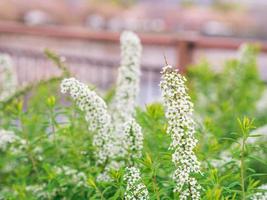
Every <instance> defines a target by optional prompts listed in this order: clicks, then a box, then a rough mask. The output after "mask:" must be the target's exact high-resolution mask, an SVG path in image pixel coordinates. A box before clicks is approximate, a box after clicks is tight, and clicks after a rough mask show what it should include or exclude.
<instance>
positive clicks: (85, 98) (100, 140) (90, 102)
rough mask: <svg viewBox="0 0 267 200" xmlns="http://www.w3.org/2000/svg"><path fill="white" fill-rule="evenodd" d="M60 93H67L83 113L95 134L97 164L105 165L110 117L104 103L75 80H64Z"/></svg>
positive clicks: (108, 147)
mask: <svg viewBox="0 0 267 200" xmlns="http://www.w3.org/2000/svg"><path fill="white" fill-rule="evenodd" d="M61 92H62V93H67V92H69V94H70V95H71V97H72V98H73V99H74V100H75V101H76V103H77V105H78V106H79V108H80V109H81V110H82V111H85V114H86V116H85V118H86V121H87V122H88V123H89V129H90V130H91V131H93V132H96V133H97V134H96V135H95V136H94V139H93V145H94V146H95V148H96V153H95V154H96V158H97V163H98V164H101V165H103V164H105V163H106V162H107V160H108V158H109V157H110V155H111V152H110V149H111V148H110V142H111V136H110V116H109V114H108V112H107V106H106V103H105V102H104V100H103V99H102V98H100V97H99V96H98V95H97V94H96V93H95V92H94V91H92V90H90V89H89V88H88V86H87V85H85V84H83V83H81V82H79V81H77V80H76V79H75V78H68V79H64V80H63V81H62V83H61Z"/></svg>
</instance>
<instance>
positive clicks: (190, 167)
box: [160, 65, 201, 200]
mask: <svg viewBox="0 0 267 200" xmlns="http://www.w3.org/2000/svg"><path fill="white" fill-rule="evenodd" d="M185 81H186V79H185V77H183V76H182V75H180V74H179V73H178V72H177V70H176V69H174V68H173V67H172V66H169V65H167V66H165V67H164V68H163V71H162V80H161V82H160V88H161V91H162V96H163V99H164V105H165V108H166V118H167V120H168V128H167V133H168V134H169V135H170V136H171V138H172V143H171V145H170V149H171V150H173V151H174V153H173V155H172V162H173V163H174V164H175V166H176V167H177V169H176V170H175V172H174V175H173V179H174V181H175V182H176V187H175V189H174V191H175V192H178V193H179V196H180V199H189V198H191V199H194V200H195V199H200V192H199V190H200V189H201V187H200V186H199V185H198V183H197V181H196V179H195V178H194V177H192V174H194V173H200V163H199V162H198V160H197V157H196V155H195V153H194V151H193V149H194V147H195V146H196V144H197V140H196V139H195V138H194V134H195V123H194V120H193V104H192V103H191V101H190V97H189V95H188V94H187V88H186V86H185Z"/></svg>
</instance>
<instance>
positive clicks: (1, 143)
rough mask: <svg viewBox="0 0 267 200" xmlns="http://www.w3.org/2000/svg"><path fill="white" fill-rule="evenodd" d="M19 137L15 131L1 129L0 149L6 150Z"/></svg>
mask: <svg viewBox="0 0 267 200" xmlns="http://www.w3.org/2000/svg"><path fill="white" fill-rule="evenodd" d="M17 139H18V137H17V136H16V135H15V134H14V132H13V131H7V130H4V129H0V150H2V151H5V150H6V149H7V147H8V145H10V144H12V143H14V142H15V141H16V140H17Z"/></svg>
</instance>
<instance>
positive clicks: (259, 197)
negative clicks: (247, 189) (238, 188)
mask: <svg viewBox="0 0 267 200" xmlns="http://www.w3.org/2000/svg"><path fill="white" fill-rule="evenodd" d="M258 189H259V190H262V191H261V192H257V193H255V194H254V195H253V196H252V197H251V200H267V184H265V185H262V186H260V187H259V188H258Z"/></svg>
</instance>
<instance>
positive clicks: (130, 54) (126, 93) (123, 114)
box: [111, 31, 142, 124]
mask: <svg viewBox="0 0 267 200" xmlns="http://www.w3.org/2000/svg"><path fill="white" fill-rule="evenodd" d="M120 41H121V64H120V68H119V71H118V78H117V83H116V92H115V96H114V100H113V102H112V104H111V110H112V112H113V116H112V118H113V120H115V121H116V122H117V123H118V124H123V123H125V122H126V121H127V120H128V119H129V117H132V116H133V115H134V109H135V104H136V97H137V95H138V92H139V79H140V58H141V51H142V46H141V43H140V39H139V38H138V36H137V35H136V34H134V33H133V32H130V31H124V32H123V33H122V34H121V39H120Z"/></svg>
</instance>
